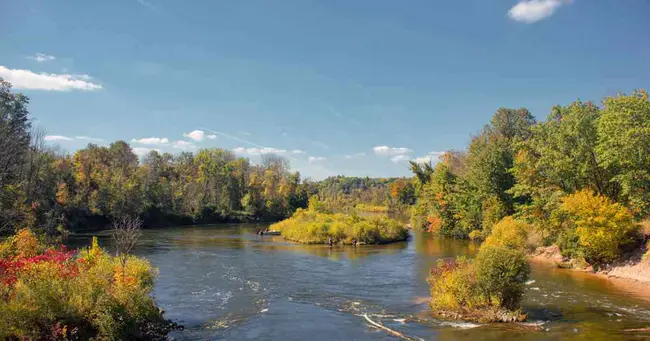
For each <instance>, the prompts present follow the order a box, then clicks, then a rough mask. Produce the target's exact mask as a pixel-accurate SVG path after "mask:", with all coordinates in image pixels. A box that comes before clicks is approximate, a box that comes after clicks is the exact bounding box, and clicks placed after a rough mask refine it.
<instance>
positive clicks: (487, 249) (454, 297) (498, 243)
mask: <svg viewBox="0 0 650 341" xmlns="http://www.w3.org/2000/svg"><path fill="white" fill-rule="evenodd" d="M528 230H529V226H528V225H527V224H526V223H523V222H519V221H516V220H514V219H513V218H511V217H506V218H504V219H502V220H501V221H500V222H499V223H497V224H496V225H494V227H493V228H492V233H491V234H490V236H488V238H487V239H486V241H485V242H484V243H483V245H482V246H481V248H480V249H479V252H478V254H477V256H476V259H474V260H473V261H470V260H468V259H466V258H457V259H456V260H455V261H446V262H445V261H439V262H438V266H437V267H436V268H435V269H433V270H432V271H431V275H430V276H429V278H428V282H429V284H430V285H431V307H432V308H433V309H434V310H435V311H436V312H437V313H439V314H440V315H442V316H445V317H453V318H461V319H468V320H478V321H484V322H488V321H489V322H493V321H502V322H509V321H520V320H523V319H525V315H524V314H522V313H521V310H520V309H519V303H520V301H521V298H522V296H523V294H524V290H525V283H526V281H527V280H528V278H529V276H530V266H529V265H528V262H527V261H526V255H525V250H526V238H527V231H528Z"/></svg>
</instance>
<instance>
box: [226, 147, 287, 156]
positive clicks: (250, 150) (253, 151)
mask: <svg viewBox="0 0 650 341" xmlns="http://www.w3.org/2000/svg"><path fill="white" fill-rule="evenodd" d="M233 151H234V152H235V153H237V154H248V155H262V154H284V153H286V152H287V150H285V149H277V148H271V147H263V148H257V147H252V148H244V147H237V148H235V149H233ZM292 152H293V151H292Z"/></svg>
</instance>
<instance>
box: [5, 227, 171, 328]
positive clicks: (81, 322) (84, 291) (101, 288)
mask: <svg viewBox="0 0 650 341" xmlns="http://www.w3.org/2000/svg"><path fill="white" fill-rule="evenodd" d="M0 252H1V253H2V254H1V255H0V256H1V257H2V258H1V259H0V338H2V339H53V340H54V339H56V340H59V339H61V340H62V339H90V338H98V339H107V340H125V339H136V338H137V339H163V338H164V337H165V335H166V334H167V333H168V332H169V331H170V330H172V329H173V328H175V325H174V324H173V323H170V322H169V321H167V320H165V319H164V318H163V316H162V313H161V310H160V309H159V308H158V307H156V305H155V303H154V301H153V300H152V298H151V297H150V293H151V290H152V286H153V280H154V277H155V275H156V272H155V269H153V268H152V267H151V265H150V264H149V263H148V262H147V261H145V260H142V259H140V258H137V257H133V256H129V260H128V262H126V263H121V262H119V261H118V260H117V259H116V258H115V257H113V256H111V255H109V254H107V253H106V252H105V251H104V250H102V249H101V248H100V247H99V245H98V243H97V239H94V240H93V243H92V246H91V247H89V248H86V249H82V250H80V251H79V252H74V251H69V250H67V249H65V248H64V247H62V246H57V247H50V246H46V245H45V244H43V243H41V242H40V241H39V239H38V238H37V237H36V236H35V235H34V234H33V233H32V232H30V231H29V230H27V229H23V230H20V231H19V232H18V233H17V234H16V235H15V236H12V237H10V238H8V239H7V240H5V241H4V242H3V243H2V244H1V245H0Z"/></svg>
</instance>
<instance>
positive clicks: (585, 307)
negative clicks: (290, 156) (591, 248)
mask: <svg viewBox="0 0 650 341" xmlns="http://www.w3.org/2000/svg"><path fill="white" fill-rule="evenodd" d="M264 227H265V226H264V225H247V224H231V225H216V226H196V227H175V228H165V229H156V230H144V231H143V235H142V237H141V239H140V243H139V246H138V247H137V249H136V250H135V253H136V254H137V255H139V256H143V257H146V258H147V259H149V261H151V263H152V264H153V265H154V266H156V267H157V268H158V269H159V272H160V273H159V275H158V279H157V281H156V285H155V289H154V295H155V298H156V301H157V302H158V304H159V305H160V306H161V307H162V308H163V309H164V310H165V316H166V317H168V318H171V319H173V320H175V321H179V322H180V323H182V324H183V325H185V330H183V331H179V332H174V333H173V334H171V335H170V338H171V339H175V340H206V339H210V340H396V338H395V337H394V336H390V335H388V334H387V333H386V332H384V331H381V330H378V329H375V328H373V327H370V326H369V325H368V323H367V322H366V321H365V319H364V317H363V314H368V316H369V317H370V318H371V319H372V320H374V321H377V322H380V323H382V324H384V325H385V326H387V327H390V328H392V329H395V330H398V331H400V332H402V333H404V334H405V335H408V336H410V337H412V338H413V339H423V340H499V341H503V340H515V339H516V340H607V341H613V340H630V339H642V337H643V334H640V333H633V332H626V331H625V330H626V329H634V328H643V327H649V326H650V302H649V301H647V300H645V299H644V298H643V295H644V293H643V292H642V291H644V290H645V289H648V290H650V288H646V287H645V286H641V287H640V289H639V287H638V286H637V287H626V286H623V287H621V286H617V285H615V284H613V283H612V282H611V281H608V280H605V279H601V278H598V277H595V276H591V275H587V274H583V273H578V272H573V271H568V270H560V269H555V268H553V267H551V266H548V265H547V264H539V263H532V269H533V272H532V280H531V282H530V283H529V285H528V290H527V292H526V298H525V301H524V302H523V307H524V308H525V309H526V310H527V311H528V312H529V322H532V323H537V324H541V325H542V330H541V331H530V330H525V329H523V328H516V327H513V326H512V325H507V324H501V325H478V324H472V323H462V322H458V323H455V322H444V321H440V320H438V319H435V318H434V317H433V315H432V314H431V313H430V312H429V309H428V306H427V301H426V297H427V296H428V295H429V289H428V285H427V283H426V281H425V279H426V277H427V275H428V272H429V269H430V268H431V267H432V266H433V265H434V264H435V263H436V260H437V259H440V258H447V257H455V256H457V255H463V254H466V255H470V256H471V255H472V254H473V253H474V252H475V251H476V245H475V244H472V243H469V242H466V241H458V240H451V239H443V238H435V237H433V236H431V235H430V234H427V233H424V232H414V233H413V238H412V239H411V240H410V241H408V242H403V243H396V244H390V245H384V246H359V247H357V248H354V247H334V248H332V249H330V248H329V247H327V246H321V245H300V244H294V243H288V242H285V241H283V240H282V238H281V237H272V236H264V237H261V236H257V235H256V234H255V232H256V231H257V230H258V229H261V228H264ZM91 236H92V234H76V235H73V236H71V237H70V239H69V244H70V245H71V246H73V247H74V246H82V245H87V244H88V243H89V241H90V237H91ZM99 238H100V244H102V245H103V246H106V247H108V248H109V249H110V238H109V237H108V234H106V233H105V232H104V233H99ZM635 288H636V289H635ZM645 336H646V337H647V336H648V334H645Z"/></svg>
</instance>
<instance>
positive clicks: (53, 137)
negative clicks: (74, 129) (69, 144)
mask: <svg viewBox="0 0 650 341" xmlns="http://www.w3.org/2000/svg"><path fill="white" fill-rule="evenodd" d="M43 140H45V141H72V137H67V136H62V135H47V136H45V137H44V138H43Z"/></svg>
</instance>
